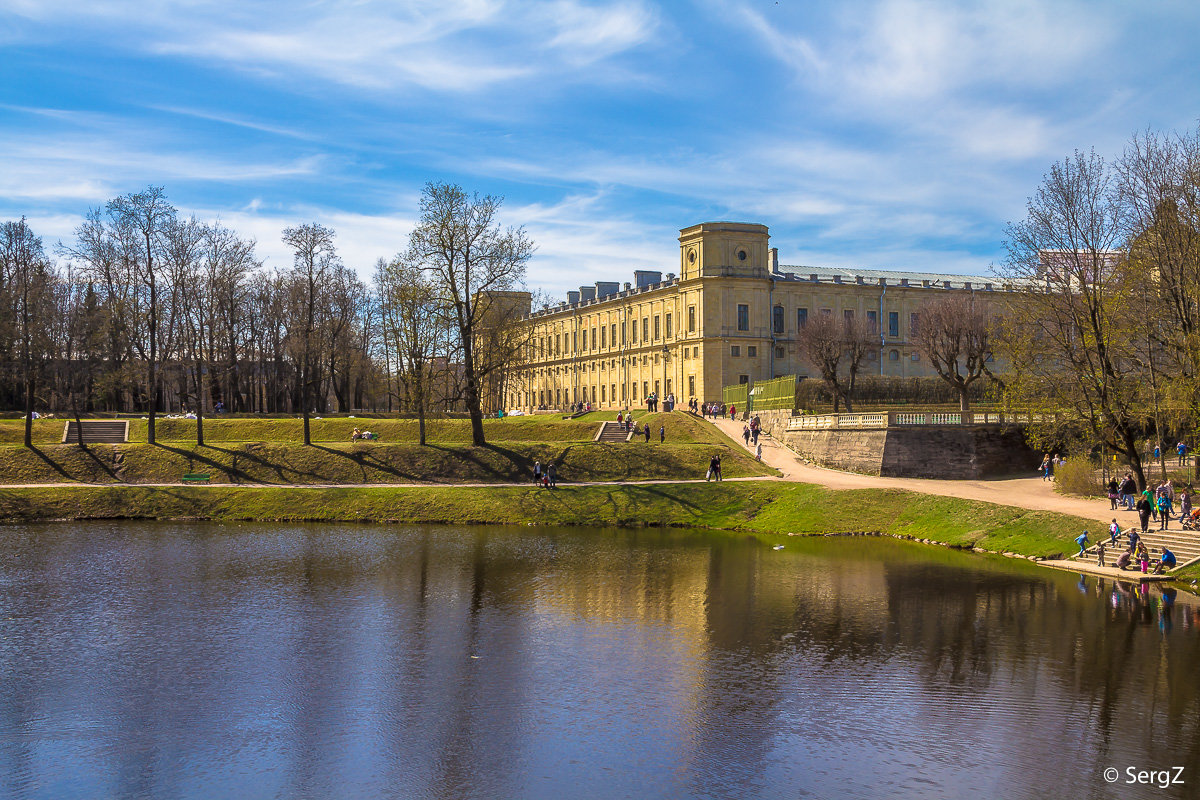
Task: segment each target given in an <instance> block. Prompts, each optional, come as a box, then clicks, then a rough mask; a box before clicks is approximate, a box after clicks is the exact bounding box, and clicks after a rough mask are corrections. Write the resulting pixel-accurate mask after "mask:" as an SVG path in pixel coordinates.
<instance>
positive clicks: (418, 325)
mask: <svg viewBox="0 0 1200 800" xmlns="http://www.w3.org/2000/svg"><path fill="white" fill-rule="evenodd" d="M375 286H376V291H377V292H378V294H379V298H380V307H381V310H382V322H383V331H384V339H385V342H386V344H385V348H386V349H387V350H388V351H389V358H388V360H389V361H390V362H392V363H394V364H395V367H396V371H395V374H396V378H397V379H398V380H399V382H400V384H401V386H402V387H403V389H404V399H405V401H406V402H407V404H408V407H409V408H410V409H411V410H412V411H414V412H415V413H416V415H417V435H418V438H419V441H420V443H421V444H422V445H424V444H425V417H426V415H427V414H428V412H429V407H430V400H431V395H432V391H433V378H434V370H435V368H436V366H437V355H438V345H439V344H440V343H442V342H444V340H445V339H444V336H442V331H443V329H444V327H445V322H446V311H447V309H446V308H445V307H444V306H443V305H442V304H440V303H439V302H438V297H437V293H436V292H435V290H434V287H433V286H432V285H431V284H430V282H429V280H428V278H427V277H426V276H425V274H424V273H423V272H422V271H421V270H420V268H419V267H417V266H416V265H414V264H411V263H409V262H407V261H405V260H404V259H403V258H395V259H392V260H391V261H387V262H385V261H383V260H382V259H381V260H380V262H379V264H378V265H377V268H376V273H375ZM389 345H390V347H389ZM392 354H394V356H393V355H392ZM443 361H444V359H443Z"/></svg>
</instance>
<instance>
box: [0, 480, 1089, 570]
mask: <svg viewBox="0 0 1200 800" xmlns="http://www.w3.org/2000/svg"><path fill="white" fill-rule="evenodd" d="M0 518H5V519H8V520H14V521H24V520H38V519H98V518H198V519H213V520H230V521H232V520H315V521H368V520H385V521H403V522H413V523H478V524H488V523H492V524H499V523H504V524H538V525H596V526H604V525H626V526H642V525H651V526H679V527H696V528H717V529H723V530H732V531H745V532H750V533H755V534H760V535H762V536H764V537H767V538H774V537H778V540H779V541H786V537H787V535H789V534H802V535H812V534H824V533H837V532H860V531H870V532H880V533H889V534H897V535H906V536H913V537H916V538H929V539H934V540H936V541H940V542H946V543H950V544H959V545H964V546H965V545H976V546H979V547H985V548H987V549H990V550H1013V551H1016V552H1020V553H1023V554H1026V555H1038V556H1049V555H1053V554H1056V553H1062V552H1064V551H1066V550H1068V549H1069V548H1070V544H1071V539H1072V538H1073V537H1074V536H1075V535H1076V531H1078V530H1079V529H1080V527H1081V526H1083V525H1086V524H1087V522H1086V521H1085V520H1082V519H1079V518H1077V517H1070V516H1066V515H1062V514H1053V513H1049V512H1030V511H1024V510H1022V509H1018V508H1012V507H1008V506H997V505H993V504H990V503H982V502H976V501H966V500H955V499H949V498H943V497H934V496H931V495H922V494H916V493H913V492H906V491H899V490H888V491H863V490H855V491H836V490H830V489H824V488H821V487H816V486H810V485H806V484H784V483H759V482H753V483H720V484H717V483H699V484H663V485H651V486H636V485H634V486H577V487H571V486H564V487H561V488H560V489H558V490H557V491H553V492H552V491H548V490H543V489H536V488H533V487H532V486H530V487H524V486H521V487H503V486H497V487H485V488H473V487H458V488H455V487H428V488H419V489H417V488H405V487H386V486H381V487H369V488H350V487H342V488H334V489H303V488H282V487H277V488H270V487H253V488H251V487H247V488H239V487H221V486H215V487H205V486H180V487H165V488H156V487H146V486H140V487H139V486H62V487H53V488H39V489H14V488H8V489H0Z"/></svg>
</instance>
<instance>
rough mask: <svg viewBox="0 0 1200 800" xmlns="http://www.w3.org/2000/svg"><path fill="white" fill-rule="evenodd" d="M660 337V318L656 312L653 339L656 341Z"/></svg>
mask: <svg viewBox="0 0 1200 800" xmlns="http://www.w3.org/2000/svg"><path fill="white" fill-rule="evenodd" d="M660 338H662V318H661V317H659V316H658V315H657V314H655V315H654V339H655V341H657V340H658V339H660Z"/></svg>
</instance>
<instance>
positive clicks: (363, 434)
mask: <svg viewBox="0 0 1200 800" xmlns="http://www.w3.org/2000/svg"><path fill="white" fill-rule="evenodd" d="M378 438H379V434H378V433H371V432H370V431H362V430H359V429H358V428H355V429H354V433H352V434H350V441H352V442H356V441H358V440H359V439H378Z"/></svg>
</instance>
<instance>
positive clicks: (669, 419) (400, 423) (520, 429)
mask: <svg viewBox="0 0 1200 800" xmlns="http://www.w3.org/2000/svg"><path fill="white" fill-rule="evenodd" d="M616 416H617V415H616V413H614V412H607V411H606V412H598V411H594V412H592V413H590V414H584V415H583V416H581V417H579V418H577V419H566V420H565V419H563V418H562V416H561V415H558V414H539V415H537V416H529V417H509V418H507V419H503V420H497V419H488V420H484V422H483V430H484V436H485V438H486V439H487V441H489V442H530V441H535V442H547V441H553V442H590V441H591V440H592V439H593V438H594V437H595V435H596V431H597V430H599V427H600V423H601V422H603V421H605V420H615V419H616ZM634 419H635V420H637V421H639V422H640V423H645V422H649V423H650V427H651V429H652V430H653V432H654V436H655V438H657V437H658V427H659V425H665V426H666V427H667V435H668V437H669V438H671V439H672V440H675V439H680V440H682V441H689V442H690V441H703V440H707V439H708V437H710V436H711V435H713V434H712V433H711V427H708V426H705V425H704V424H703V423H702V422H701V421H700V420H699V419H697V418H694V417H691V416H690V415H687V414H684V413H678V412H677V413H672V414H665V413H660V414H646V413H645V412H638V411H635V412H634ZM64 422H65V420H64V419H52V420H47V419H39V420H35V421H34V423H33V439H34V444H56V443H59V442H61V441H62V434H63V424H64ZM24 424H25V423H24V421H23V420H11V419H6V420H0V444H10V445H12V444H21V443H22V442H23V441H24V438H23V437H24ZM302 426H303V423H302V422H301V420H299V419H293V418H290V417H289V418H276V419H257V418H244V419H243V418H230V417H212V418H206V419H205V420H204V438H205V441H206V442H213V443H220V442H291V443H298V442H300V441H301V440H302V439H303V427H302ZM356 427H358V428H362V429H364V430H369V431H373V432H375V433H379V434H380V441H383V442H391V443H401V442H416V441H417V421H416V420H415V419H358V420H355V419H314V420H312V421H311V425H310V431H311V435H312V439H313V441H316V442H349V441H350V434H351V432H352V431H353V430H354V429H355V428H356ZM705 431H708V433H707V434H706V433H705ZM155 434H156V438H157V439H158V440H159V441H163V442H194V441H195V440H196V422H195V421H194V420H185V419H164V418H159V420H158V423H157V424H156V426H155ZM425 436H426V440H427V441H430V442H442V443H447V444H465V443H469V442H470V441H471V423H470V421H468V420H465V419H431V420H427V421H426V427H425ZM129 441H130V442H144V441H146V423H145V421H143V420H141V419H131V420H130V421H129Z"/></svg>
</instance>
